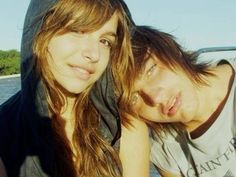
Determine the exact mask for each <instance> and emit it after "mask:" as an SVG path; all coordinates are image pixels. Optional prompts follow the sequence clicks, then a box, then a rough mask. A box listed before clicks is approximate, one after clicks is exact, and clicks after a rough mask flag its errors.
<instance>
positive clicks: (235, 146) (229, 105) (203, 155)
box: [151, 59, 236, 177]
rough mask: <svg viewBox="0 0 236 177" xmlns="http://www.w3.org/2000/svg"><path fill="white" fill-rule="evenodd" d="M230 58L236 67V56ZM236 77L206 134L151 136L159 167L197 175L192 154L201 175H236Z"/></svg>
mask: <svg viewBox="0 0 236 177" xmlns="http://www.w3.org/2000/svg"><path fill="white" fill-rule="evenodd" d="M227 61H228V62H229V63H230V64H231V65H232V67H233V68H234V70H236V59H232V60H227ZM235 78H236V77H235ZM235 78H234V81H233V85H232V88H231V90H230V93H229V97H228V99H227V102H226V104H225V106H224V108H223V110H222V112H221V113H220V115H219V116H218V118H217V119H216V120H215V122H214V123H213V124H212V125H211V127H210V128H209V129H208V130H207V131H206V132H205V133H204V134H203V135H201V136H200V137H198V138H196V139H191V137H190V135H189V134H188V135H187V138H185V139H184V138H183V136H180V135H178V134H177V132H172V134H170V133H166V134H165V135H164V137H163V138H162V140H160V139H159V138H158V137H156V136H155V135H153V136H152V137H151V161H152V162H153V163H154V164H155V165H156V166H157V167H158V168H160V169H162V170H163V171H167V172H170V173H173V174H176V175H181V174H182V175H184V176H186V177H194V176H195V173H194V170H193V168H192V165H191V163H190V160H189V159H190V157H191V155H190V154H192V158H193V159H194V162H195V164H196V168H197V170H198V172H199V175H200V176H201V177H236V120H235V119H236V112H234V107H235V106H236V103H234V102H235V101H234V94H236V92H235V87H236V79H235ZM186 139H187V144H186V141H185V140H186ZM184 142H185V143H184Z"/></svg>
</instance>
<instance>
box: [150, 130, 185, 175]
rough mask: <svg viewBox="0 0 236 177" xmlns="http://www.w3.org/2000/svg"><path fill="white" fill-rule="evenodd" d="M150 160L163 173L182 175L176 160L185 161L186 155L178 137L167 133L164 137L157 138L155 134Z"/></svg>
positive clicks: (151, 140) (152, 140) (152, 139)
mask: <svg viewBox="0 0 236 177" xmlns="http://www.w3.org/2000/svg"><path fill="white" fill-rule="evenodd" d="M150 145H151V151H150V159H151V161H152V162H153V163H154V165H155V166H156V167H157V168H158V169H159V170H161V171H164V172H168V173H172V174H175V175H177V176H178V175H180V171H179V167H178V164H177V161H176V159H178V161H179V160H181V159H183V160H184V157H185V156H184V153H183V152H182V148H181V145H180V143H179V142H178V141H177V135H176V134H171V133H167V134H165V135H164V136H163V137H161V138H160V137H157V136H156V135H155V134H152V135H151V136H150Z"/></svg>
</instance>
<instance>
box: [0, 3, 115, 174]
mask: <svg viewBox="0 0 236 177" xmlns="http://www.w3.org/2000/svg"><path fill="white" fill-rule="evenodd" d="M56 2H57V1H56V0H31V2H30V5H29V7H28V10H27V14H26V17H25V22H24V29H23V35H22V43H21V90H20V91H19V92H18V93H16V94H15V95H14V96H12V97H11V98H10V99H9V100H7V101H6V102H5V103H3V104H2V105H1V106H0V158H1V159H2V161H3V163H4V165H5V168H6V171H7V175H8V177H16V176H21V177H36V176H40V177H48V176H54V175H53V174H54V173H53V166H54V163H55V154H54V150H53V136H52V129H51V119H50V118H49V116H48V105H47V101H46V98H45V95H44V93H43V92H42V84H43V83H42V80H41V78H40V77H39V76H38V74H37V72H36V70H35V68H34V64H35V63H34V59H33V55H32V41H33V38H34V36H35V35H36V33H37V31H38V30H39V29H40V27H41V25H42V22H43V19H44V15H45V12H46V11H48V10H49V9H50V8H51V7H52V6H53V5H54V4H55V3H56ZM90 98H91V100H92V102H93V103H94V105H95V107H96V108H97V109H98V111H99V112H100V113H101V124H100V131H101V134H102V136H103V137H104V138H105V139H106V140H107V141H108V142H109V143H110V144H111V145H114V144H115V142H117V141H116V140H117V139H118V138H119V137H120V121H119V114H118V109H117V105H116V101H115V96H114V92H113V80H112V76H111V72H110V70H109V69H107V70H106V71H105V72H104V74H103V76H102V77H101V79H100V80H99V81H97V82H96V84H95V86H94V88H93V90H92V92H91V94H90ZM116 144H117V143H116Z"/></svg>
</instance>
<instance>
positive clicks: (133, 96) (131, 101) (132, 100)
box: [130, 92, 139, 105]
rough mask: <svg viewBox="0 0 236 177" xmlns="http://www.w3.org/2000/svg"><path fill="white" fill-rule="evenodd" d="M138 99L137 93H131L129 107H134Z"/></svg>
mask: <svg viewBox="0 0 236 177" xmlns="http://www.w3.org/2000/svg"><path fill="white" fill-rule="evenodd" d="M138 99H139V94H138V92H135V93H133V94H132V96H131V100H130V103H131V105H135V104H136V103H137V102H138Z"/></svg>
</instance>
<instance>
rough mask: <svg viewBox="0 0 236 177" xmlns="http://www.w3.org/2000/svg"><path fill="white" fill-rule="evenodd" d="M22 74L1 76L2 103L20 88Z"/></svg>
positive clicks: (0, 95) (0, 92)
mask: <svg viewBox="0 0 236 177" xmlns="http://www.w3.org/2000/svg"><path fill="white" fill-rule="evenodd" d="M20 87H21V86H20V75H13V76H4V77H0V105H1V104H2V103H3V102H5V101H6V100H7V99H8V98H10V97H11V96H12V95H14V94H15V93H16V92H17V91H19V90H20Z"/></svg>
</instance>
